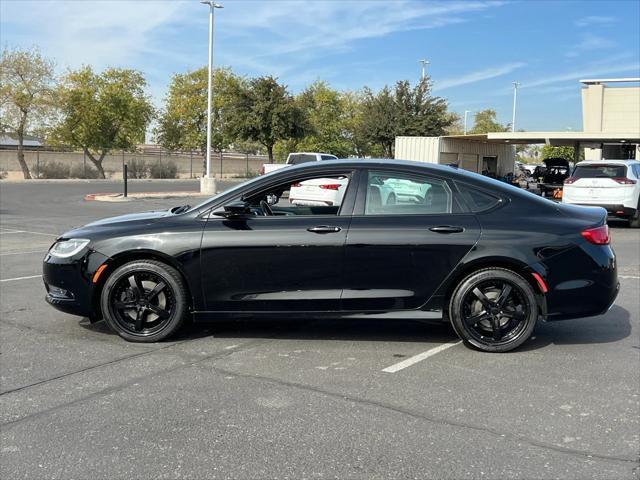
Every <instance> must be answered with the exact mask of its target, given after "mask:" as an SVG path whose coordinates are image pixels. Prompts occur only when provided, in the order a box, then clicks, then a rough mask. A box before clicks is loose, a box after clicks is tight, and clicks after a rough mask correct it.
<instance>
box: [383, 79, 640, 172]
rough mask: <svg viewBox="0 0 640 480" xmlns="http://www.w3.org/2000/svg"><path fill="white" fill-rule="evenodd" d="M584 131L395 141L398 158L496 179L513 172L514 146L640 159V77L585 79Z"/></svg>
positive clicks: (595, 158)
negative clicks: (541, 146)
mask: <svg viewBox="0 0 640 480" xmlns="http://www.w3.org/2000/svg"><path fill="white" fill-rule="evenodd" d="M581 83H582V84H583V87H582V121H583V131H582V132H492V133H487V134H481V135H452V136H446V137H396V145H395V147H396V148H395V158H397V159H402V160H417V161H420V162H428V163H442V164H447V163H455V164H457V165H459V166H460V167H461V168H465V169H467V170H471V171H474V172H477V173H482V172H490V173H493V174H495V175H497V176H502V175H505V174H507V173H509V172H513V171H514V161H515V147H514V145H516V144H546V145H553V146H570V147H574V148H575V152H576V155H575V161H576V162H577V161H578V160H579V156H578V155H579V152H580V148H584V150H585V158H586V159H587V160H600V159H602V158H605V159H606V158H609V159H628V158H635V159H639V160H640V85H639V84H640V78H619V79H596V80H581Z"/></svg>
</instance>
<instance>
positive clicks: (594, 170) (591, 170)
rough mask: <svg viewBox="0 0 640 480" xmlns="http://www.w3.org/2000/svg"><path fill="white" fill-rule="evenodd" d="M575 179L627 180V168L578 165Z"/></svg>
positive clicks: (604, 165)
mask: <svg viewBox="0 0 640 480" xmlns="http://www.w3.org/2000/svg"><path fill="white" fill-rule="evenodd" d="M572 176H573V177H574V178H625V177H626V176H627V167H626V166H624V165H606V164H595V165H578V166H577V167H576V168H575V170H574V171H573V175H572Z"/></svg>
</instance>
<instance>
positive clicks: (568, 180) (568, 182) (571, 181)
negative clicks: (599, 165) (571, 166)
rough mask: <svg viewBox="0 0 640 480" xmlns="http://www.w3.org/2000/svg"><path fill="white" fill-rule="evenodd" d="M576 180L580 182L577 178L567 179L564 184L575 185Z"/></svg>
mask: <svg viewBox="0 0 640 480" xmlns="http://www.w3.org/2000/svg"><path fill="white" fill-rule="evenodd" d="M576 180H578V179H577V178H576V177H569V178H565V179H564V184H565V185H571V184H572V183H575V181H576Z"/></svg>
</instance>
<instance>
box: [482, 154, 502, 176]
mask: <svg viewBox="0 0 640 480" xmlns="http://www.w3.org/2000/svg"><path fill="white" fill-rule="evenodd" d="M480 173H482V175H486V176H487V177H492V178H496V177H497V176H498V157H496V156H491V157H482V170H481V172H480Z"/></svg>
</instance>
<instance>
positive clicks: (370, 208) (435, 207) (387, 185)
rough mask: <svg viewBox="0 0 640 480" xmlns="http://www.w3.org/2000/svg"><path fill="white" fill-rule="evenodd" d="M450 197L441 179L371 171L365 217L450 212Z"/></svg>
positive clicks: (448, 189) (451, 197) (447, 188)
mask: <svg viewBox="0 0 640 480" xmlns="http://www.w3.org/2000/svg"><path fill="white" fill-rule="evenodd" d="M452 199H453V195H452V193H451V189H450V188H449V185H448V184H447V182H445V181H444V180H441V179H438V178H433V177H429V176H426V175H425V176H423V175H411V174H404V173H396V172H385V171H370V172H369V178H368V182H367V191H366V197H365V212H364V213H365V215H438V214H440V215H441V214H445V213H451V211H452V203H453V200H452Z"/></svg>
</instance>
